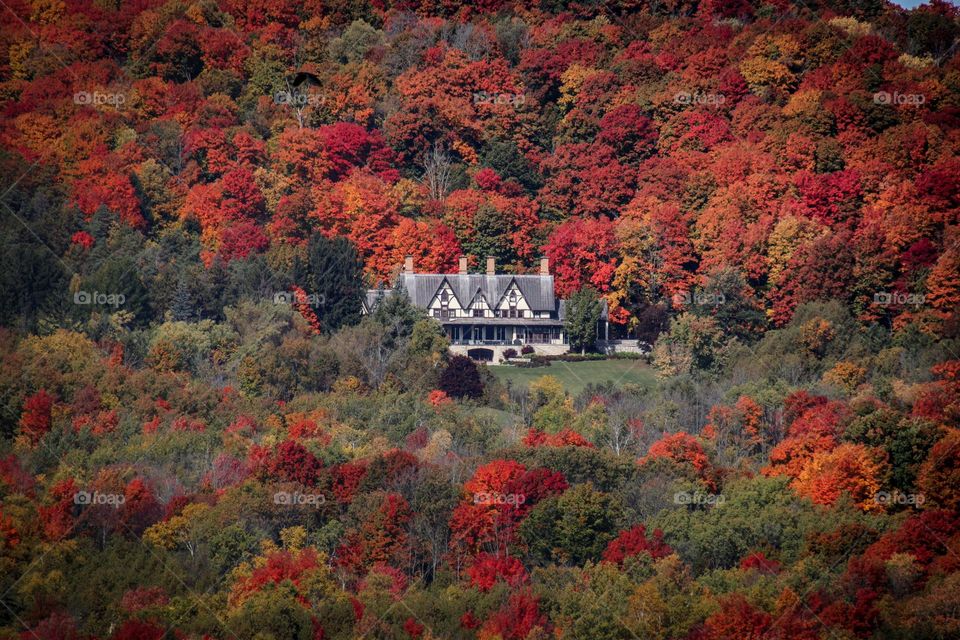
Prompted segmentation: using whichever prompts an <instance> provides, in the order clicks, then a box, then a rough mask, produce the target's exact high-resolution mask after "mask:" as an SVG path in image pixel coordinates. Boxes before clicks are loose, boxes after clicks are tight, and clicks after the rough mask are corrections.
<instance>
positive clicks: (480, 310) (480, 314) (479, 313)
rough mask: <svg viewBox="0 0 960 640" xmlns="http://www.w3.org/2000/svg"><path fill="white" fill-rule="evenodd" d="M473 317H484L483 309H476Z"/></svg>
mask: <svg viewBox="0 0 960 640" xmlns="http://www.w3.org/2000/svg"><path fill="white" fill-rule="evenodd" d="M473 317H474V318H482V317H483V309H474V310H473Z"/></svg>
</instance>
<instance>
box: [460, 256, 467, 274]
mask: <svg viewBox="0 0 960 640" xmlns="http://www.w3.org/2000/svg"><path fill="white" fill-rule="evenodd" d="M459 272H460V273H466V272H467V256H460V270H459Z"/></svg>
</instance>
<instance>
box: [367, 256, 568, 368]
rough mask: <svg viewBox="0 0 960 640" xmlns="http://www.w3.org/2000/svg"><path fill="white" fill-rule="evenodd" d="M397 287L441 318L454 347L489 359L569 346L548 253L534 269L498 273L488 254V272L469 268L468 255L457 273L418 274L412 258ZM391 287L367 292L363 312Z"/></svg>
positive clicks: (547, 351) (561, 303)
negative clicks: (527, 348)
mask: <svg viewBox="0 0 960 640" xmlns="http://www.w3.org/2000/svg"><path fill="white" fill-rule="evenodd" d="M395 287H396V288H397V289H400V290H402V291H404V292H405V293H406V294H407V295H408V296H409V297H410V300H411V302H413V304H414V305H416V306H418V307H421V308H423V309H426V310H427V313H428V314H429V315H431V316H432V317H434V318H436V319H437V321H439V322H440V324H441V325H442V326H443V330H444V332H446V334H447V337H448V338H449V339H450V343H451V350H452V351H454V352H461V353H466V354H468V355H470V356H471V357H475V358H478V359H485V360H490V359H494V358H495V357H497V356H499V355H502V352H503V351H504V350H506V349H508V348H513V349H515V350H517V351H519V350H520V349H521V348H522V347H524V346H526V345H530V346H532V347H533V348H534V351H535V352H539V353H550V354H557V353H564V352H566V351H567V350H568V346H567V336H566V332H565V331H564V310H565V305H566V301H565V300H561V299H559V298H558V297H557V296H556V293H555V291H554V284H553V276H552V275H550V271H549V263H548V262H547V260H546V259H545V258H544V259H543V260H542V261H541V264H540V272H539V273H535V274H498V273H496V271H495V264H494V261H493V258H488V259H487V269H486V273H468V271H467V259H466V258H461V259H460V269H459V272H458V273H417V272H416V271H415V270H414V267H413V260H412V258H407V260H406V263H405V264H404V268H403V271H402V272H401V273H400V275H399V276H398V278H397V283H396V285H395ZM392 291H393V289H373V290H370V291H368V292H367V296H366V298H365V300H364V311H365V312H370V311H371V310H372V309H373V307H374V306H375V305H376V303H377V301H378V300H379V299H380V298H381V297H382V296H384V295H387V294H389V293H390V292H392Z"/></svg>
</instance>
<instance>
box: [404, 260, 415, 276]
mask: <svg viewBox="0 0 960 640" xmlns="http://www.w3.org/2000/svg"><path fill="white" fill-rule="evenodd" d="M403 272H404V273H413V256H407V257H406V258H404V259H403Z"/></svg>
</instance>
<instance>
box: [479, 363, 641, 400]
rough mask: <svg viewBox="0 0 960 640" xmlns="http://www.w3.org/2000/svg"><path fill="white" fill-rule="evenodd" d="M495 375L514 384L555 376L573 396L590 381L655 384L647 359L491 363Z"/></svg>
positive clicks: (520, 384) (522, 384)
mask: <svg viewBox="0 0 960 640" xmlns="http://www.w3.org/2000/svg"><path fill="white" fill-rule="evenodd" d="M489 369H490V371H491V372H493V375H495V376H497V378H498V379H500V380H501V381H503V382H504V383H506V382H507V381H508V380H509V381H510V382H511V383H512V384H513V386H515V387H516V386H526V385H527V384H529V383H530V381H531V380H536V379H537V378H540V377H542V376H554V377H555V378H557V379H559V380H560V382H561V383H562V384H563V386H564V388H566V390H567V392H568V393H570V394H571V395H577V394H578V393H580V392H581V391H583V388H584V387H586V386H587V384H588V383H590V382H593V383H600V382H604V381H606V380H611V381H613V382H614V383H615V384H616V385H618V386H622V385H625V384H639V385H644V386H647V387H651V386H653V384H654V373H653V371H652V370H651V369H650V367H649V366H648V365H647V364H646V363H645V362H644V361H643V360H597V361H593V362H561V361H554V362H551V363H550V366H549V367H534V368H529V369H526V368H519V367H510V366H503V365H489Z"/></svg>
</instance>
